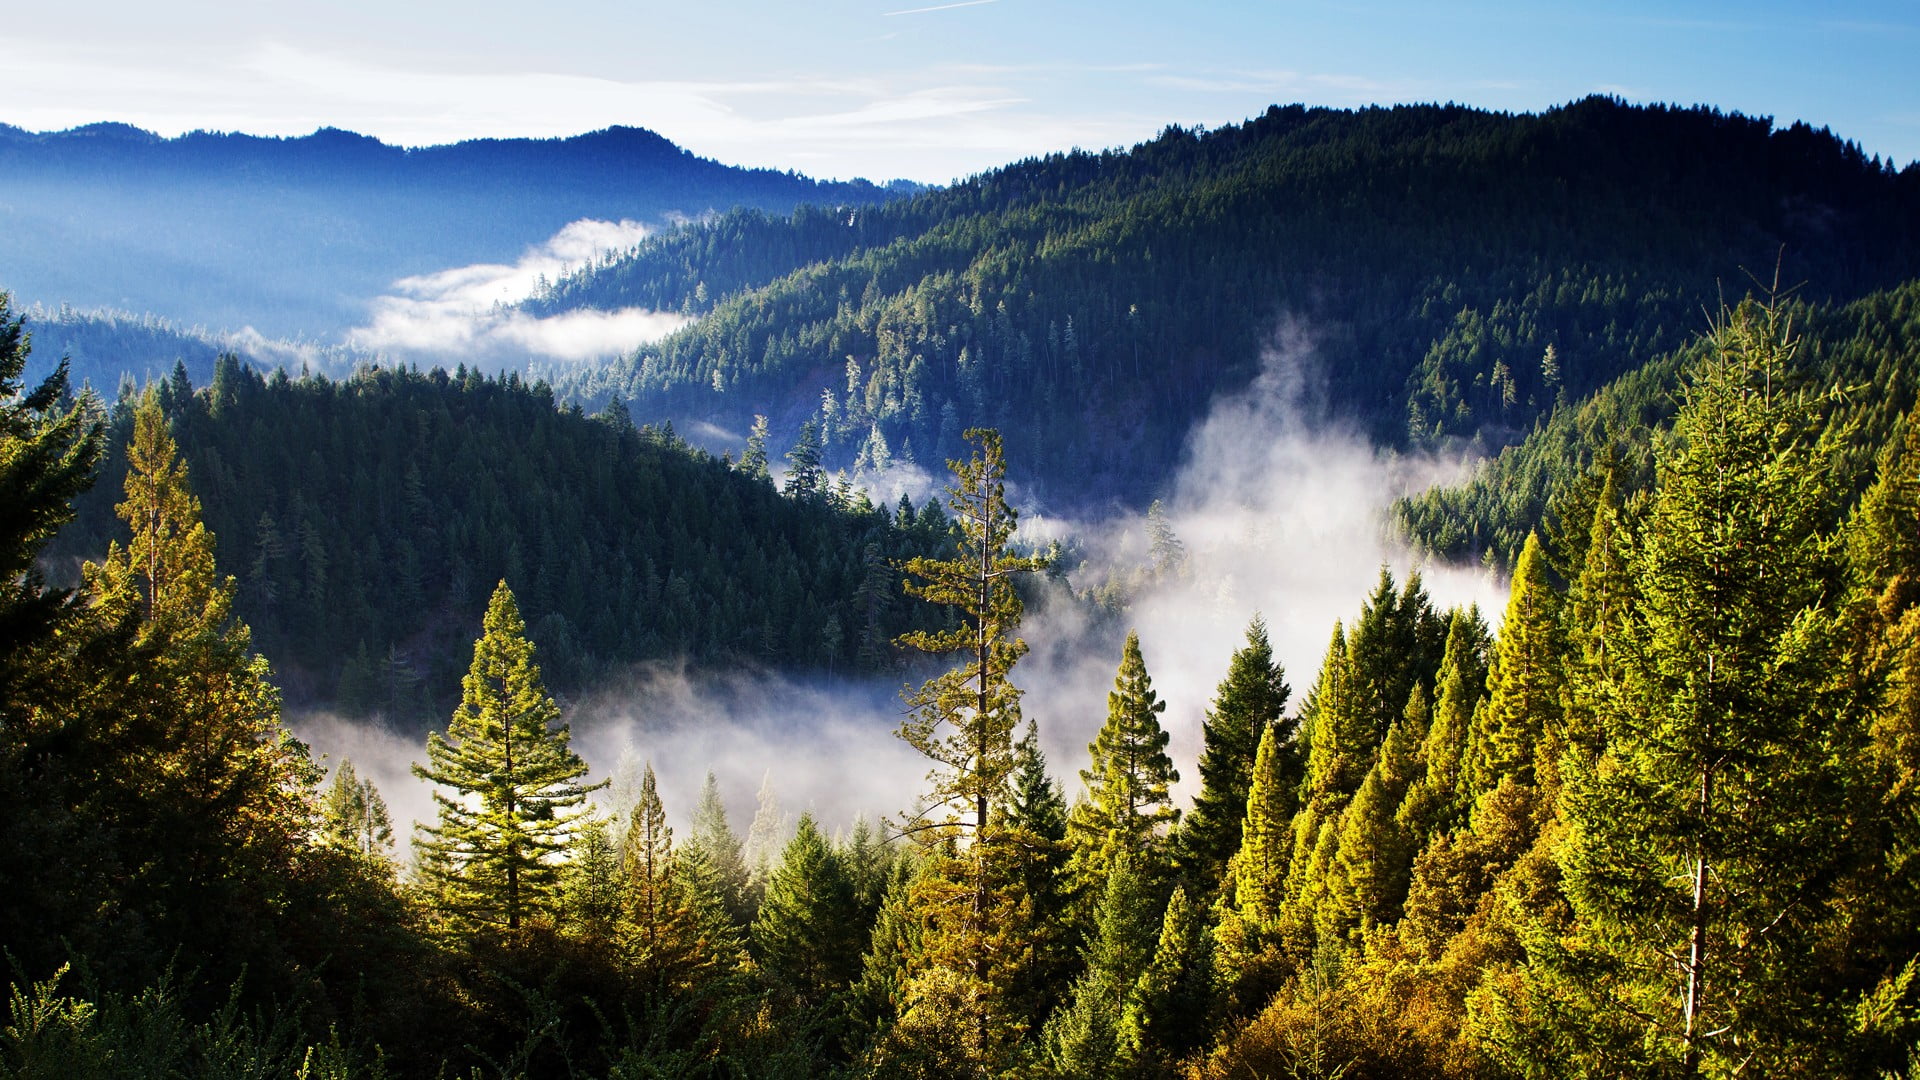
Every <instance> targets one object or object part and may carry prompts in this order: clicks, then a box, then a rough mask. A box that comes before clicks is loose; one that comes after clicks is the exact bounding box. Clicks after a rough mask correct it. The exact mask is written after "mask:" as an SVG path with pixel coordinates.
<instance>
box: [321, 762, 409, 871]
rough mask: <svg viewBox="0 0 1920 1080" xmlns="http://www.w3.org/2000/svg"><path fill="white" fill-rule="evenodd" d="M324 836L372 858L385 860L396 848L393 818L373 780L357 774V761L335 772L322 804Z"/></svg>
mask: <svg viewBox="0 0 1920 1080" xmlns="http://www.w3.org/2000/svg"><path fill="white" fill-rule="evenodd" d="M320 836H321V838H322V839H323V840H325V841H326V842H327V843H329V844H332V845H333V846H334V847H337V848H340V849H341V850H343V851H351V852H353V853H354V854H355V855H358V856H360V857H361V858H364V859H369V860H385V859H386V858H387V857H388V856H389V855H390V853H391V852H392V851H393V819H392V818H391V817H390V816H388V813H387V802H386V800H385V799H382V798H381V797H380V791H379V789H378V788H376V787H374V786H373V781H372V780H367V779H362V778H361V777H360V776H358V775H357V774H355V772H354V769H353V762H351V761H342V762H341V763H340V768H339V769H337V770H335V771H334V774H333V784H332V785H331V786H330V787H328V788H327V794H326V798H325V800H324V801H323V802H322V803H321V806H320Z"/></svg>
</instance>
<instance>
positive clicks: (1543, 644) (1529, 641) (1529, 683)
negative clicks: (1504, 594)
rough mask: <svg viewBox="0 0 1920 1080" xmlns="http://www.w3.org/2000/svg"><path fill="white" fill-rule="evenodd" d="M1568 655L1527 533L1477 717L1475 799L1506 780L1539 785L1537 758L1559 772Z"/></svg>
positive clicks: (1471, 770)
mask: <svg viewBox="0 0 1920 1080" xmlns="http://www.w3.org/2000/svg"><path fill="white" fill-rule="evenodd" d="M1565 651H1566V648H1565V645H1564V644H1563V642H1562V640H1561V632H1560V603H1559V597H1557V596H1556V595H1554V592H1553V589H1552V588H1551V587H1550V586H1549V585H1548V584H1547V570H1546V557H1545V555H1544V554H1543V553H1542V551H1541V547H1540V538H1539V537H1538V536H1537V535H1534V534H1528V536H1527V542H1526V545H1525V546H1524V547H1522V548H1521V550H1520V562H1519V563H1518V565H1516V566H1515V567H1514V570H1513V587H1512V593H1511V595H1510V598H1509V599H1508V601H1507V614H1506V618H1504V619H1502V620H1501V622H1500V636H1499V638H1498V640H1496V641H1495V643H1494V649H1493V663H1492V665H1491V667H1490V668H1489V670H1488V673H1487V704H1486V707H1485V708H1484V709H1481V710H1480V711H1479V712H1478V713H1477V714H1476V715H1475V717H1474V720H1475V723H1474V729H1473V737H1472V738H1471V739H1470V741H1469V743H1470V744H1469V751H1468V769H1467V792H1468V797H1469V798H1470V799H1471V798H1477V797H1478V796H1479V795H1481V794H1483V793H1485V792H1488V791H1492V790H1493V789H1494V788H1495V787H1496V786H1498V785H1499V783H1500V780H1501V778H1502V777H1507V776H1511V777H1513V778H1514V779H1515V780H1516V781H1518V782H1519V783H1521V784H1533V783H1534V782H1535V773H1534V760H1535V758H1536V757H1539V758H1540V759H1541V761H1542V762H1543V763H1544V764H1545V765H1546V766H1547V767H1548V768H1549V769H1550V770H1554V771H1557V766H1558V764H1559V759H1560V749H1561V747H1562V746H1563V745H1564V741H1565V740H1564V738H1563V732H1562V726H1561V696H1562V692H1563V684H1564V682H1565V677H1564V675H1563V673H1562V657H1563V656H1564V654H1565ZM1543 779H1544V778H1543Z"/></svg>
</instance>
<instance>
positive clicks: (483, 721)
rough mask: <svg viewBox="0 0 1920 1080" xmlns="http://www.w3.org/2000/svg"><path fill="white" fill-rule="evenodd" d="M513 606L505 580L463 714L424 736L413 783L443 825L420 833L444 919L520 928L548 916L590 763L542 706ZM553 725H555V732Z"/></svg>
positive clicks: (492, 605) (467, 682) (551, 708)
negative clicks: (418, 783) (423, 759)
mask: <svg viewBox="0 0 1920 1080" xmlns="http://www.w3.org/2000/svg"><path fill="white" fill-rule="evenodd" d="M526 629H527V628H526V623H525V622H523V621H522V620H521V618H520V609H519V605H517V604H516V603H514V599H513V593H512V592H511V591H510V590H508V588H507V583H506V582H505V581H502V582H501V583H500V584H499V586H498V587H497V588H495V589H494V592H493V599H492V600H491V601H489V602H488V604H487V614H486V618H485V620H484V621H483V630H482V633H481V636H480V638H479V640H477V641H475V642H474V646H473V664H472V666H471V667H470V668H469V669H468V671H467V677H466V678H465V679H464V680H462V683H461V686H462V690H463V694H462V697H461V702H460V707H459V708H458V709H456V710H455V711H454V714H453V721H452V723H450V724H449V725H448V726H447V733H446V734H445V735H442V734H440V733H439V732H437V731H436V732H430V733H428V735H427V760H428V764H426V765H418V764H416V765H415V766H414V767H413V771H414V775H416V776H419V777H420V778H421V779H423V780H430V781H432V782H433V783H434V784H437V785H439V786H440V787H441V788H445V789H449V790H450V791H451V792H452V794H451V795H449V794H447V792H445V791H435V792H434V795H433V797H434V802H435V803H437V804H438V805H439V808H440V817H439V822H438V823H437V824H436V825H433V826H425V827H423V828H422V830H421V832H422V835H421V838H420V840H419V841H418V844H419V846H420V847H422V848H423V849H425V850H426V851H427V852H430V853H432V854H433V855H434V856H437V858H436V860H435V861H434V862H431V863H429V864H427V866H426V869H427V872H428V877H429V881H428V883H429V885H431V886H433V887H435V888H436V889H438V890H439V892H440V895H441V896H442V898H443V901H442V902H443V903H445V904H447V905H448V906H449V909H450V910H449V914H452V915H454V916H456V917H457V918H459V919H462V920H464V921H468V922H472V923H475V924H478V925H501V926H505V927H507V928H509V929H517V928H518V927H519V926H520V925H521V923H522V921H523V920H525V919H526V918H528V917H530V916H533V915H536V914H539V913H541V912H543V911H545V910H547V909H548V908H549V907H550V906H551V901H552V898H553V894H554V888H555V883H556V879H557V876H558V868H557V866H556V864H555V862H554V859H553V856H554V855H555V854H557V853H558V852H560V851H561V850H562V849H564V848H565V847H566V846H567V843H568V841H569V839H570V837H571V833H572V831H573V829H572V826H573V823H574V822H575V821H576V820H578V819H579V817H580V814H581V811H578V810H575V809H574V808H575V807H578V806H580V805H581V804H582V803H584V802H585V801H586V796H587V793H588V792H590V791H593V790H595V789H596V788H598V787H600V786H602V785H599V784H583V783H581V780H582V779H583V778H584V777H585V776H586V774H587V764H586V762H584V761H582V760H580V756H579V755H578V754H575V753H574V752H573V750H572V748H571V747H570V746H569V745H568V744H569V742H570V741H571V733H570V732H569V730H568V728H567V726H566V725H565V724H561V723H559V721H560V707H559V706H558V705H556V704H554V701H553V699H552V698H551V697H548V696H547V692H546V689H545V688H544V687H543V686H542V685H541V682H540V668H539V667H538V665H536V664H535V663H534V659H533V644H532V643H531V642H529V641H528V640H527V636H526ZM556 725H558V726H556Z"/></svg>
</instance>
